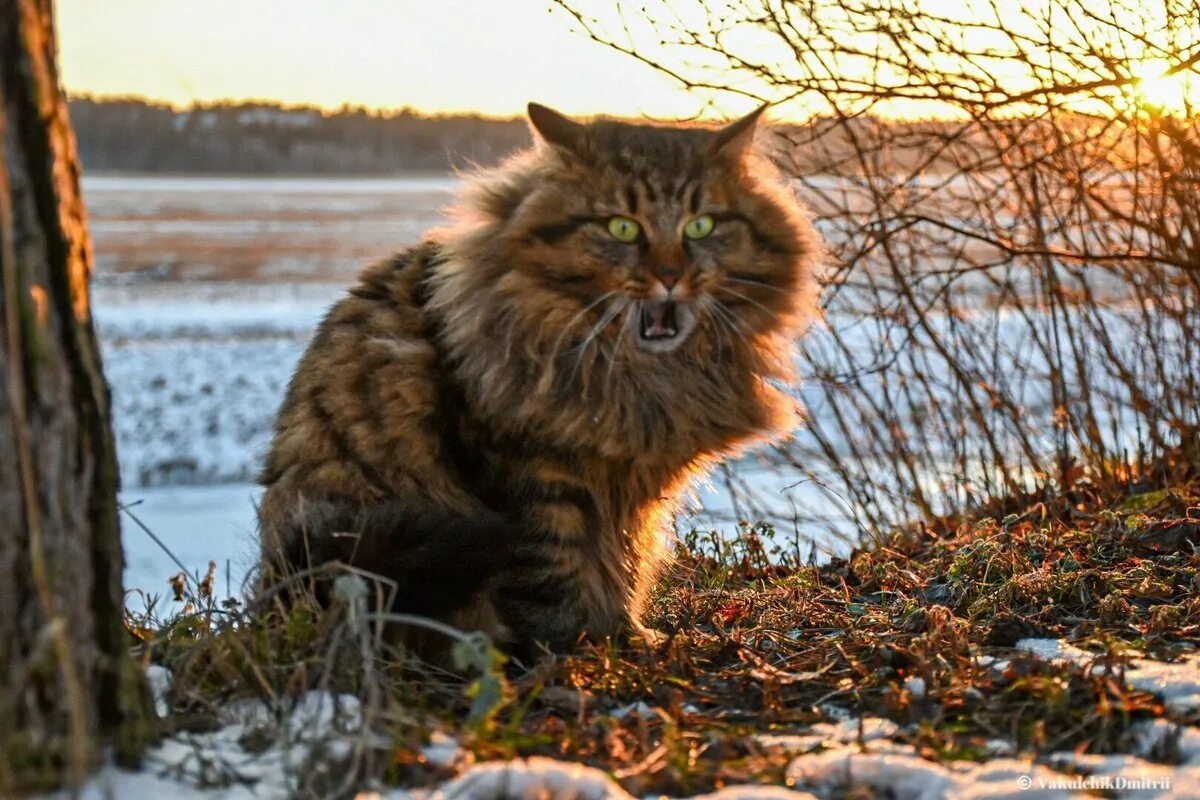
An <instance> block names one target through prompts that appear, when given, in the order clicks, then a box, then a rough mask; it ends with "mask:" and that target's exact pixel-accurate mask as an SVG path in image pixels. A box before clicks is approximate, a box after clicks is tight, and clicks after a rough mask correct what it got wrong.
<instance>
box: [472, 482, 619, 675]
mask: <svg viewBox="0 0 1200 800" xmlns="http://www.w3.org/2000/svg"><path fill="white" fill-rule="evenodd" d="M519 498H520V501H519V504H520V506H521V513H520V528H521V529H522V533H521V541H520V542H518V543H517V546H516V548H515V554H514V558H513V561H512V562H510V563H512V564H513V566H512V567H511V568H509V569H508V570H506V571H505V572H504V573H503V574H502V575H501V576H500V578H499V580H498V581H497V583H496V584H495V589H494V591H493V595H492V601H493V604H494V605H495V607H496V609H497V611H498V612H499V615H500V618H501V620H502V621H503V622H504V624H505V626H506V627H507V628H508V630H509V631H510V635H511V638H512V640H513V641H512V645H513V647H512V649H513V651H514V652H515V653H518V654H521V655H524V656H525V657H528V656H530V655H532V654H534V653H536V651H537V650H539V649H540V646H542V645H544V646H545V647H546V648H548V649H550V650H551V651H553V652H566V651H568V650H570V649H571V647H572V646H573V645H574V644H575V643H576V642H577V641H578V640H579V638H580V637H581V636H582V635H583V634H584V633H587V634H590V635H592V636H597V635H599V636H603V635H606V634H607V633H610V632H612V631H610V630H606V629H605V628H607V627H615V626H610V625H607V624H606V623H605V620H603V619H601V618H600V617H601V616H603V615H599V614H597V609H596V608H595V606H596V603H595V602H594V598H593V597H592V594H593V592H591V591H590V588H591V587H590V586H589V581H591V580H593V577H592V572H593V571H594V567H595V565H594V564H593V563H591V562H592V561H594V559H595V553H594V552H593V548H592V547H591V544H590V540H591V539H592V538H593V533H594V532H593V530H592V528H593V527H594V526H595V520H596V504H595V500H594V498H593V496H592V493H591V492H590V491H589V490H588V489H587V488H586V487H584V486H582V485H580V484H576V483H573V482H566V481H563V480H553V479H551V480H547V479H545V478H544V477H539V476H530V477H527V478H526V479H524V480H523V481H522V482H521V486H520V491H519Z"/></svg>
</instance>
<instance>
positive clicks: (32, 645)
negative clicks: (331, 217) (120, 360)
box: [0, 0, 146, 795]
mask: <svg viewBox="0 0 1200 800" xmlns="http://www.w3.org/2000/svg"><path fill="white" fill-rule="evenodd" d="M52 17H53V14H52V2H51V0H0V285H2V292H0V345H2V346H0V795H6V794H8V793H9V791H13V792H15V791H21V790H27V789H30V788H35V787H38V786H44V785H47V784H52V783H57V782H59V781H60V780H61V779H62V778H63V777H66V778H67V779H68V780H69V781H70V782H72V783H76V784H77V783H78V782H79V781H81V780H82V778H83V776H84V775H85V774H86V771H87V770H88V769H89V768H90V767H91V766H92V765H93V764H94V763H95V761H96V759H97V757H98V755H99V753H100V748H101V746H102V745H103V743H105V742H106V741H110V740H112V741H116V742H117V743H118V745H119V748H118V749H119V750H120V751H124V752H126V753H130V752H134V751H136V747H137V743H138V742H139V741H140V739H141V738H142V736H141V729H142V720H144V719H145V718H146V702H145V697H146V695H145V691H144V686H143V681H142V680H141V678H140V674H139V672H138V671H137V670H136V668H135V667H134V666H133V665H132V662H131V660H130V659H129V657H128V638H127V636H126V633H125V631H124V628H123V623H122V617H123V596H122V589H121V569H122V565H123V556H122V552H121V541H120V531H119V527H118V520H117V504H116V490H117V467H116V457H115V454H114V445H113V437H112V431H111V428H110V424H109V398H108V389H107V385H106V384H105V382H104V377H103V373H102V371H101V365H100V353H99V349H98V347H97V344H96V337H95V333H94V330H93V326H92V317H91V311H90V307H89V298H88V278H89V275H90V271H91V264H92V252H91V241H90V239H89V237H88V233H87V225H86V218H85V213H84V207H83V200H82V197H81V195H80V190H79V162H78V159H77V157H76V155H75V140H74V135H73V133H72V131H71V127H70V123H69V121H68V119H67V107H66V102H65V99H64V97H63V95H62V92H61V90H60V88H59V83H58V72H57V66H56V58H55V56H56V53H55V38H54V27H53V19H52Z"/></svg>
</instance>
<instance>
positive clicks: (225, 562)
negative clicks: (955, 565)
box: [84, 176, 1194, 593]
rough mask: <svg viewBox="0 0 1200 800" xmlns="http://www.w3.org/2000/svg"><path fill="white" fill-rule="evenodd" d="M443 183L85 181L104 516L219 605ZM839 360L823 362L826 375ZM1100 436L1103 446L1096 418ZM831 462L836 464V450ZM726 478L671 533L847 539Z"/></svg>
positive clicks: (855, 335) (835, 543)
mask: <svg viewBox="0 0 1200 800" xmlns="http://www.w3.org/2000/svg"><path fill="white" fill-rule="evenodd" d="M458 185H459V181H458V179H457V178H453V177H444V176H442V177H413V178H402V179H380V180H365V179H353V180H345V179H331V178H324V179H316V178H253V179H249V178H219V177H218V178H212V177H205V178H200V177H187V178H182V177H125V176H99V177H90V178H87V179H85V181H84V192H85V196H86V199H87V202H88V204H89V213H90V218H91V226H92V230H93V233H94V237H95V243H96V256H97V259H96V260H97V272H96V281H95V286H94V308H95V315H96V320H97V325H98V328H99V332H100V337H101V343H102V347H103V351H104V359H105V361H104V365H105V371H106V374H107V375H108V378H109V381H110V383H111V384H112V391H113V418H114V426H115V429H116V436H117V445H118V456H119V460H120V466H121V476H122V483H123V486H124V491H123V494H122V499H123V501H124V502H125V503H126V504H127V505H129V506H130V507H131V511H132V513H133V514H136V515H137V517H138V518H139V519H140V520H141V521H142V522H143V523H144V524H145V525H146V527H148V528H149V529H150V530H151V531H153V532H154V533H155V534H156V535H157V536H158V537H159V538H160V539H161V540H162V541H163V543H164V544H165V545H166V547H167V548H168V549H169V550H170V551H171V552H172V553H174V555H175V556H176V557H177V558H178V560H179V561H180V562H183V564H184V565H185V566H186V567H187V569H188V571H189V572H199V573H201V574H203V573H204V572H206V571H207V569H208V564H209V562H210V561H213V562H215V563H216V569H217V575H218V576H219V578H221V580H219V581H218V585H219V586H220V587H221V588H222V590H224V588H225V586H226V584H228V586H229V587H230V588H231V589H232V591H233V592H234V593H236V592H237V590H238V587H239V585H240V584H241V582H242V578H243V577H244V576H245V574H246V570H247V568H248V567H249V566H250V565H251V564H252V563H253V561H254V551H255V546H254V501H255V499H256V497H257V489H256V488H255V486H254V478H255V475H256V474H257V472H258V469H259V466H260V464H261V460H262V457H263V454H264V452H265V450H266V448H267V446H268V444H269V439H270V430H271V423H272V420H273V417H274V414H275V411H276V408H277V407H278V404H279V402H280V400H281V398H282V394H283V391H284V388H285V386H286V384H287V381H288V378H289V376H290V375H291V372H292V370H293V368H294V366H295V363H296V361H297V359H298V358H299V357H300V354H301V353H302V352H303V349H304V347H305V345H306V343H307V341H308V339H309V337H310V336H311V334H312V331H313V329H314V327H315V325H316V324H317V322H318V321H319V319H320V318H321V316H322V315H323V314H324V313H325V311H326V310H327V309H328V308H329V306H330V305H331V304H332V303H334V302H336V301H337V299H338V298H339V297H340V296H341V295H342V294H343V293H344V291H345V289H346V287H347V286H348V285H349V284H350V282H351V281H352V280H353V277H354V274H355V273H356V272H357V271H358V270H359V269H360V268H361V267H362V266H364V265H365V264H368V263H370V262H372V261H375V260H378V259H381V258H385V257H387V256H388V255H390V254H391V253H393V252H395V251H396V250H399V249H402V248H404V247H406V246H408V245H409V244H411V243H413V242H414V241H416V239H417V238H418V237H419V236H420V234H421V232H423V231H425V230H427V229H429V228H431V227H435V226H437V225H439V224H440V223H441V222H442V220H443V216H442V210H443V209H444V208H445V206H446V205H447V204H448V203H449V201H450V200H451V197H452V193H453V191H454V189H455V188H456V187H457V186H458ZM825 233H826V234H827V235H828V236H830V237H831V238H832V237H836V236H838V235H844V233H843V234H839V233H838V232H837V231H834V230H826V231H825ZM843 294H844V295H845V293H843ZM1139 313H1140V312H1139ZM995 320H996V323H995V326H994V327H991V328H981V329H979V330H976V331H975V335H976V336H982V337H986V338H987V341H989V342H994V343H995V347H996V370H995V372H996V375H995V377H994V380H995V382H996V384H997V385H998V386H1000V387H1002V388H1003V391H1004V392H1005V393H1006V394H1007V395H1008V396H1009V397H1011V398H1012V399H1013V401H1014V402H1016V403H1017V404H1018V405H1019V406H1021V407H1022V408H1026V409H1028V410H1029V412H1030V413H1031V414H1041V415H1043V416H1046V417H1048V416H1049V415H1050V414H1051V413H1052V411H1051V407H1052V403H1051V398H1049V397H1048V396H1041V395H1044V394H1045V389H1044V387H1045V384H1044V382H1039V381H1038V380H1029V379H1028V377H1029V376H1030V375H1034V374H1038V373H1044V372H1046V371H1048V370H1049V369H1050V365H1048V364H1047V363H1046V362H1045V360H1044V358H1043V357H1041V356H1040V355H1039V354H1038V353H1036V352H1031V349H1032V347H1033V344H1034V343H1033V341H1032V340H1031V339H1030V338H1029V337H1028V335H1026V333H1025V331H1026V327H1025V326H1026V321H1025V320H1023V319H1022V318H1021V317H1019V316H1018V315H1010V314H1003V313H1002V314H998V315H996V317H995ZM928 322H929V325H930V326H931V328H932V329H933V330H938V329H939V327H940V326H942V325H943V324H944V323H945V319H944V318H941V317H939V316H938V315H937V314H930V315H928ZM1061 324H1070V323H1069V320H1065V319H1064V320H1063V321H1062V323H1061ZM1139 324H1140V320H1139V319H1138V317H1137V315H1136V313H1135V314H1134V315H1133V317H1132V322H1130V321H1126V320H1123V319H1122V317H1121V313H1120V311H1119V310H1115V311H1113V312H1112V313H1111V314H1107V316H1106V323H1105V327H1106V328H1107V335H1108V336H1109V337H1110V338H1111V340H1112V341H1113V342H1115V343H1116V344H1115V345H1113V346H1115V347H1117V348H1119V349H1120V350H1121V351H1122V352H1123V353H1125V352H1137V350H1138V349H1139V348H1143V347H1146V346H1147V345H1146V344H1145V343H1144V342H1142V341H1140V340H1139V339H1138V338H1137V334H1136V332H1137V329H1138V325H1139ZM826 325H827V326H828V328H834V329H837V330H838V336H839V337H840V339H841V341H842V342H849V343H850V349H849V350H848V351H845V352H846V353H847V354H849V355H853V357H854V359H855V360H856V361H857V364H858V365H859V366H860V367H861V365H862V364H869V363H871V362H872V360H873V359H874V360H879V359H886V358H888V357H889V354H891V353H893V352H895V351H896V349H897V348H899V347H901V346H902V345H901V342H900V339H901V338H902V337H904V336H906V335H908V334H907V332H906V331H905V330H904V329H902V328H895V327H893V326H891V325H889V324H888V322H887V321H886V320H876V319H848V318H846V317H844V316H842V315H839V314H838V313H836V312H833V313H831V314H830V316H829V318H828V319H827V320H826ZM1123 326H1128V327H1127V330H1124V331H1123V330H1122V327H1123ZM828 328H823V327H822V326H818V327H817V328H815V329H814V330H813V331H812V332H811V333H810V335H809V337H808V338H807V339H806V344H807V346H809V347H810V352H820V351H821V349H822V348H825V349H826V351H827V352H829V353H835V354H836V353H838V352H841V351H838V350H837V348H835V347H832V346H831V345H830V344H829V342H830V341H831V339H830V336H829V333H828ZM1176 333H1177V334H1179V332H1178V331H1176ZM841 359H842V356H840V355H833V356H831V357H829V358H828V359H826V360H827V361H828V362H829V363H833V364H836V365H838V366H842V363H841ZM845 366H846V367H847V368H849V367H850V365H849V364H846V365H845ZM1193 366H1194V365H1186V364H1178V365H1165V366H1164V367H1163V373H1162V375H1161V377H1162V378H1164V379H1169V380H1177V379H1180V377H1181V376H1180V375H1176V374H1173V373H1179V372H1182V371H1186V370H1189V369H1192V367H1193ZM1086 380H1087V382H1088V383H1089V388H1090V389H1092V390H1098V389H1100V388H1102V387H1100V386H1099V385H1098V384H1095V381H1096V380H1097V378H1096V375H1095V373H1094V372H1093V373H1092V374H1089V376H1088V377H1087V379H1086ZM1168 382H1169V381H1168ZM1118 390H1119V387H1117V389H1114V391H1118ZM949 391H950V390H948V394H947V398H946V399H947V400H948V401H953V400H954V398H953V397H952V396H951V395H950V394H949ZM1039 393H1040V394H1039ZM802 394H803V399H804V400H805V401H806V405H807V406H808V407H809V409H810V413H812V414H813V415H814V416H815V417H817V418H818V419H823V418H824V417H825V415H828V414H831V413H832V412H833V409H831V408H830V407H829V400H828V398H827V397H825V396H823V394H822V393H821V392H820V391H819V390H818V387H816V386H815V385H814V384H813V382H811V381H810V382H809V384H808V385H807V386H806V387H805V388H804V389H802ZM1114 414H1119V412H1114ZM1123 422H1124V421H1123ZM1100 427H1101V428H1103V429H1107V425H1106V424H1105V421H1104V420H1101V425H1100ZM1119 427H1120V428H1121V429H1123V430H1135V429H1136V427H1137V426H1136V425H1133V424H1128V423H1126V424H1122V425H1121V426H1119ZM1046 444H1047V446H1048V445H1049V442H1047V443H1046ZM1121 444H1122V445H1126V446H1128V443H1124V442H1122V443H1121ZM833 446H835V447H837V448H838V449H839V452H840V450H841V448H843V447H844V443H841V442H834V443H833ZM806 448H811V449H812V450H816V449H817V447H816V444H815V443H814V442H813V441H812V437H811V436H810V435H809V434H807V433H806V432H805V431H803V430H802V431H800V432H798V435H797V439H796V447H795V450H794V452H798V453H804V452H805V451H806ZM1129 449H1130V450H1132V449H1133V448H1132V447H1129ZM946 464H947V466H946V468H945V469H944V470H942V471H943V472H944V473H945V475H930V476H929V480H930V482H931V487H930V488H931V492H933V493H934V494H936V490H937V487H936V484H937V483H938V482H939V481H944V482H947V483H953V482H954V481H959V480H961V479H962V476H961V475H960V474H958V473H957V472H956V471H955V467H954V466H953V462H952V460H951V459H949V458H948V457H947V461H946ZM728 478H729V476H728V475H726V474H723V473H718V474H717V475H716V476H714V479H713V481H712V482H711V483H709V484H706V485H704V486H699V487H696V488H697V492H696V499H697V501H698V502H697V503H696V506H697V508H699V509H702V510H703V513H701V514H699V515H697V516H696V517H695V518H691V519H683V520H681V522H680V526H681V527H691V526H692V525H697V526H704V525H706V524H711V523H712V522H713V521H714V520H717V519H719V520H723V521H725V522H728V520H729V519H730V518H731V517H746V518H752V519H759V518H763V517H764V516H767V514H765V513H764V512H765V510H767V509H778V510H780V511H781V512H782V516H780V517H777V519H786V516H787V513H788V510H789V509H793V508H795V509H800V508H803V509H808V510H811V509H819V510H820V512H821V514H823V516H824V519H822V520H820V521H819V523H818V522H816V521H814V522H813V523H812V524H810V525H804V524H800V525H797V526H796V527H795V528H794V529H793V527H792V525H791V524H790V519H788V520H787V521H786V522H784V523H783V527H782V528H781V530H785V531H786V535H787V536H788V537H789V543H790V539H791V538H792V537H793V535H794V536H795V537H796V538H797V539H798V541H799V543H800V546H801V547H803V548H804V550H805V552H808V551H809V550H810V549H811V548H812V547H813V546H814V545H816V547H817V549H818V550H824V551H840V550H843V549H844V548H845V542H844V541H840V540H836V539H831V538H830V536H829V531H830V529H831V528H833V529H836V530H838V531H840V532H842V533H843V534H844V535H845V536H853V535H855V533H856V526H855V522H854V520H853V519H852V518H851V517H852V513H851V512H850V511H849V510H848V507H847V505H846V501H845V500H844V499H842V497H841V496H839V495H837V494H835V493H834V492H832V491H830V490H829V489H827V488H824V487H823V486H822V485H820V484H819V483H818V482H815V481H811V480H805V479H804V474H803V473H802V472H800V471H798V470H795V469H789V470H778V469H773V468H770V467H769V466H766V465H763V464H760V463H759V459H758V457H756V456H751V457H748V458H747V459H745V460H743V461H742V462H741V463H740V464H739V469H738V474H737V476H736V485H735V486H733V488H732V490H731V487H730V484H729V483H728ZM830 482H831V483H832V482H833V481H830ZM747 489H749V490H750V491H746V490H747ZM751 495H752V497H750V502H747V497H748V496H751ZM797 513H798V512H797ZM122 524H123V526H124V528H123V530H124V535H125V544H126V554H127V562H128V566H127V573H126V586H127V587H130V588H134V589H141V590H145V591H150V592H159V591H162V590H163V589H164V588H165V587H166V585H167V584H166V582H167V579H168V578H169V577H170V576H172V575H173V574H175V573H176V572H178V571H179V565H178V564H177V563H176V561H175V560H174V559H172V558H171V557H170V556H169V555H168V554H167V553H166V552H164V550H163V549H162V548H160V547H159V546H158V545H157V544H156V543H155V542H154V541H153V540H152V539H151V538H150V537H149V536H148V535H147V534H146V533H144V532H143V531H142V529H141V528H140V527H138V526H137V525H136V524H135V523H134V522H133V520H132V518H131V517H129V516H128V515H127V516H126V517H125V518H124V519H123V521H122ZM226 576H228V580H227V581H226V580H225V578H226Z"/></svg>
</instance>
